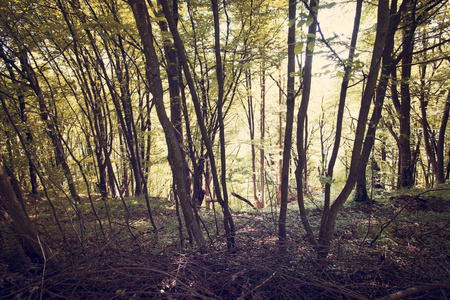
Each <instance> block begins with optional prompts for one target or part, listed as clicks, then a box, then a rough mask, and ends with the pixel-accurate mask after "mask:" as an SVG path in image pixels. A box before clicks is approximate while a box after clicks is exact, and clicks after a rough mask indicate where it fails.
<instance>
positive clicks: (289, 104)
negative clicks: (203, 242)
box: [278, 0, 297, 251]
mask: <svg viewBox="0 0 450 300" xmlns="http://www.w3.org/2000/svg"><path fill="white" fill-rule="evenodd" d="M296 17H297V1H296V0H289V20H288V21H289V25H290V26H289V29H288V57H287V97H286V127H285V133H284V148H283V166H282V171H281V187H280V189H281V201H280V202H281V203H280V216H279V219H278V239H279V244H280V246H281V250H282V251H284V250H285V247H286V239H287V231H286V215H287V201H288V193H289V165H290V161H291V148H292V131H293V124H294V105H295V78H294V76H292V75H291V74H293V73H294V72H295V52H294V48H295V25H296V24H295V23H296V22H295V19H296Z"/></svg>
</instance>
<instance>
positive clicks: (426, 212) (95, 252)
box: [0, 190, 450, 299]
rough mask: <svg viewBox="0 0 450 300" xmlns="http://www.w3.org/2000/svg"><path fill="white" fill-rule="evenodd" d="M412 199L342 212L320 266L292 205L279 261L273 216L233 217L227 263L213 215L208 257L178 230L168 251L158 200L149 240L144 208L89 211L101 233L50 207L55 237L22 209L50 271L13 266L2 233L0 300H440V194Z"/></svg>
mask: <svg viewBox="0 0 450 300" xmlns="http://www.w3.org/2000/svg"><path fill="white" fill-rule="evenodd" d="M421 193H422V191H408V192H403V193H399V194H387V193H383V194H380V195H378V196H377V197H376V198H375V199H376V201H375V202H372V203H356V202H351V201H350V202H349V203H347V204H346V206H345V207H344V208H343V210H342V211H341V213H340V216H339V218H338V224H337V231H336V234H335V238H334V241H333V245H332V248H331V251H330V254H329V256H328V257H327V258H326V259H325V260H318V259H317V257H316V253H315V250H314V249H313V247H311V245H310V244H309V243H308V241H307V239H306V237H305V232H304V230H303V228H302V225H301V221H300V219H299V214H298V209H297V207H296V204H295V203H290V204H289V212H288V222H289V223H288V224H287V228H288V229H289V233H288V234H289V239H288V244H287V248H286V251H284V252H280V250H279V248H278V244H277V242H278V239H277V222H278V212H277V207H275V206H270V207H268V208H266V209H264V210H252V209H248V210H243V211H234V212H233V217H234V220H235V223H236V230H237V234H236V248H235V249H233V250H232V251H229V250H226V246H225V243H226V241H225V240H226V239H225V237H224V236H223V232H224V231H223V229H222V216H221V215H220V213H217V214H214V211H212V210H206V209H204V208H202V209H201V210H200V211H199V215H200V217H201V220H202V225H203V226H204V227H203V228H204V232H205V236H206V239H207V241H208V247H209V248H208V251H207V252H206V253H202V252H200V251H198V249H196V248H195V246H193V245H192V244H190V243H189V238H188V235H187V233H186V232H185V231H184V229H183V233H182V234H183V236H182V239H180V233H179V232H180V231H179V227H178V226H179V225H178V219H177V214H176V209H175V207H174V206H173V204H171V203H169V202H168V201H167V200H166V199H161V198H153V199H151V209H152V214H153V217H154V219H155V223H156V225H157V233H156V232H155V231H154V229H153V228H152V226H151V224H150V222H149V217H148V211H147V208H146V205H145V201H144V199H140V198H133V199H131V198H130V199H125V200H126V203H127V206H128V208H129V211H130V215H129V220H128V224H127V217H126V214H125V213H124V209H123V204H122V203H121V201H120V200H118V199H111V200H108V201H107V203H106V206H105V203H103V201H101V200H100V199H96V200H95V202H94V204H95V207H96V211H97V213H98V215H99V218H100V220H101V221H102V227H100V224H99V222H98V219H97V218H96V217H95V215H94V214H93V213H92V211H91V210H90V204H89V203H88V201H87V199H85V202H83V203H80V204H79V205H78V208H79V211H80V212H81V213H79V214H78V215H77V214H76V213H75V210H74V209H73V207H72V206H71V205H70V204H68V203H66V202H67V200H65V199H55V200H56V201H55V203H56V207H57V216H58V219H59V221H60V222H61V224H62V227H63V232H61V231H60V230H59V227H58V226H57V224H56V222H55V218H54V216H53V215H52V212H51V210H50V209H49V207H48V205H47V204H46V202H45V201H43V200H40V199H32V198H30V199H28V203H27V204H28V209H29V213H30V215H31V218H32V220H33V222H35V223H36V225H37V227H38V228H39V231H40V232H41V234H42V237H43V239H45V240H46V242H47V243H48V244H49V245H50V247H51V248H52V249H54V250H55V251H54V254H55V256H56V258H57V259H58V264H57V265H52V266H50V265H44V264H42V263H38V262H33V261H26V262H25V263H24V261H23V259H19V258H18V256H17V251H18V250H17V249H18V247H17V245H16V244H15V241H14V239H12V236H11V235H10V234H9V233H8V232H7V231H2V236H3V240H2V244H1V247H2V248H1V249H0V250H1V252H0V298H2V299H146V298H163V299H375V298H379V297H383V296H386V295H388V294H391V293H393V292H396V291H404V290H405V289H407V288H411V287H414V288H417V291H416V292H415V293H414V294H413V295H412V296H411V297H414V299H446V298H447V297H448V296H449V295H450V280H449V260H450V252H449V246H450V242H449V241H450V239H449V220H450V215H449V214H450V211H449V199H450V193H449V192H448V190H446V191H444V190H440V191H436V192H427V193H423V194H421ZM419 194H420V196H417V195H419ZM65 201H66V202H65ZM317 202H318V201H317ZM64 203H65V205H63V204H64ZM216 209H217V208H216ZM217 210H218V209H217ZM108 215H109V217H108ZM308 215H309V217H310V218H311V220H310V221H311V223H312V225H313V227H314V228H315V229H317V228H318V226H319V225H320V216H321V209H320V207H319V206H315V205H312V206H311V207H310V209H309V211H308ZM108 218H109V220H110V221H108ZM102 228H103V233H104V236H103V233H102ZM63 235H65V237H66V240H65V241H64V240H63V238H62V236H63Z"/></svg>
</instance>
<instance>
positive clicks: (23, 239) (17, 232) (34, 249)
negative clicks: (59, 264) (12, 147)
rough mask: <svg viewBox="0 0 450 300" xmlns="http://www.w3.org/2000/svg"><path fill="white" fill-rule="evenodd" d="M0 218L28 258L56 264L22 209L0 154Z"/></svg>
mask: <svg viewBox="0 0 450 300" xmlns="http://www.w3.org/2000/svg"><path fill="white" fill-rule="evenodd" d="M0 218H2V219H3V221H6V224H7V225H8V226H9V227H10V229H11V230H12V231H13V233H14V236H15V237H16V239H17V241H18V242H19V244H20V245H21V246H22V247H23V249H24V251H25V253H26V255H27V256H29V257H30V258H38V259H39V260H41V261H42V262H50V263H56V258H55V257H53V256H51V250H50V248H49V247H48V246H47V244H46V243H45V242H44V241H43V240H42V239H41V237H40V236H39V233H38V231H37V230H36V228H35V227H34V225H33V223H32V222H31V221H30V219H29V217H28V216H27V214H26V212H25V211H24V210H23V209H22V206H21V205H20V203H19V200H18V199H17V197H16V194H15V193H14V189H13V187H12V186H11V183H10V179H9V177H8V174H7V171H6V168H5V164H4V162H3V156H2V153H1V152H0Z"/></svg>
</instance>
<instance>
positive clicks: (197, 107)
mask: <svg viewBox="0 0 450 300" xmlns="http://www.w3.org/2000/svg"><path fill="white" fill-rule="evenodd" d="M161 4H162V7H163V11H164V15H165V16H166V19H167V21H168V24H169V28H170V31H171V32H172V36H173V38H174V44H175V47H176V48H177V50H178V55H179V57H180V62H181V65H182V67H183V70H184V75H185V77H186V81H187V84H188V87H189V90H190V92H191V98H192V102H193V104H194V108H195V114H196V116H197V121H198V125H199V127H200V132H201V135H202V139H203V142H204V143H205V147H206V151H207V154H208V157H209V162H210V168H211V175H212V180H213V183H214V191H215V195H216V196H217V201H218V202H219V204H220V205H221V206H222V209H223V213H224V219H225V220H226V222H228V223H229V225H230V228H229V230H230V232H226V234H227V235H229V238H230V239H231V238H233V236H234V232H233V233H231V231H234V224H233V220H232V217H231V213H230V211H229V207H228V198H227V197H224V198H222V192H221V189H220V183H219V177H218V172H217V165H216V160H215V157H214V152H213V148H212V143H211V139H210V137H209V132H208V131H207V129H206V125H205V119H204V118H203V110H202V108H201V107H200V102H199V98H198V94H197V91H196V88H195V84H194V80H193V78H192V74H191V72H190V70H189V66H188V60H187V57H186V50H185V48H184V45H183V42H182V40H181V37H180V35H179V33H178V31H177V28H176V24H175V21H174V20H173V17H172V15H171V12H170V8H169V5H168V3H167V0H161ZM222 121H223V120H222ZM223 166H224V165H223ZM223 179H224V177H223V175H222V181H223ZM225 188H226V187H225ZM224 193H225V191H224ZM225 200H226V201H225ZM226 230H227V229H226ZM229 241H231V240H229Z"/></svg>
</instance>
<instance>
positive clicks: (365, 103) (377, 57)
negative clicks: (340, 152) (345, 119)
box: [318, 0, 389, 257]
mask: <svg viewBox="0 0 450 300" xmlns="http://www.w3.org/2000/svg"><path fill="white" fill-rule="evenodd" d="M386 19H389V1H388V0H380V1H379V3H378V22H377V30H376V37H375V42H374V48H373V52H372V60H371V63H370V71H369V75H368V78H367V85H366V88H365V90H364V94H363V97H362V100H361V107H360V111H359V116H358V123H357V128H356V133H355V139H354V144H353V150H352V156H351V163H350V170H349V175H348V178H347V181H346V183H345V185H344V187H343V188H342V190H341V192H340V194H339V195H338V197H337V198H336V200H335V201H334V202H333V204H331V205H330V209H329V210H328V211H327V212H326V213H325V214H324V215H323V218H322V222H321V226H320V232H319V241H318V242H319V245H320V247H319V248H318V254H319V256H320V257H325V256H326V255H327V254H328V251H329V246H330V243H331V240H332V237H333V233H334V226H335V222H336V218H337V215H338V213H339V211H340V209H341V207H342V206H343V205H344V203H345V201H347V199H348V196H349V195H350V193H351V191H352V189H353V187H354V185H355V183H356V179H357V175H358V174H359V172H358V171H359V168H360V164H365V161H362V152H363V144H364V137H365V131H366V126H367V120H368V115H369V111H370V106H371V102H372V99H373V97H374V95H375V87H376V84H377V79H378V73H379V69H380V63H381V57H382V54H383V52H384V49H385V46H386V45H385V44H386V38H387V33H388V23H387V22H385V20H386ZM370 128H373V129H375V128H376V123H374V124H371V126H369V129H370ZM367 136H369V134H367ZM373 138H374V136H373ZM367 144H370V143H367ZM366 148H369V147H366ZM365 150H366V152H367V149H365ZM370 150H371V147H370V149H369V154H370ZM368 157H369V155H367V158H366V159H368Z"/></svg>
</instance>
